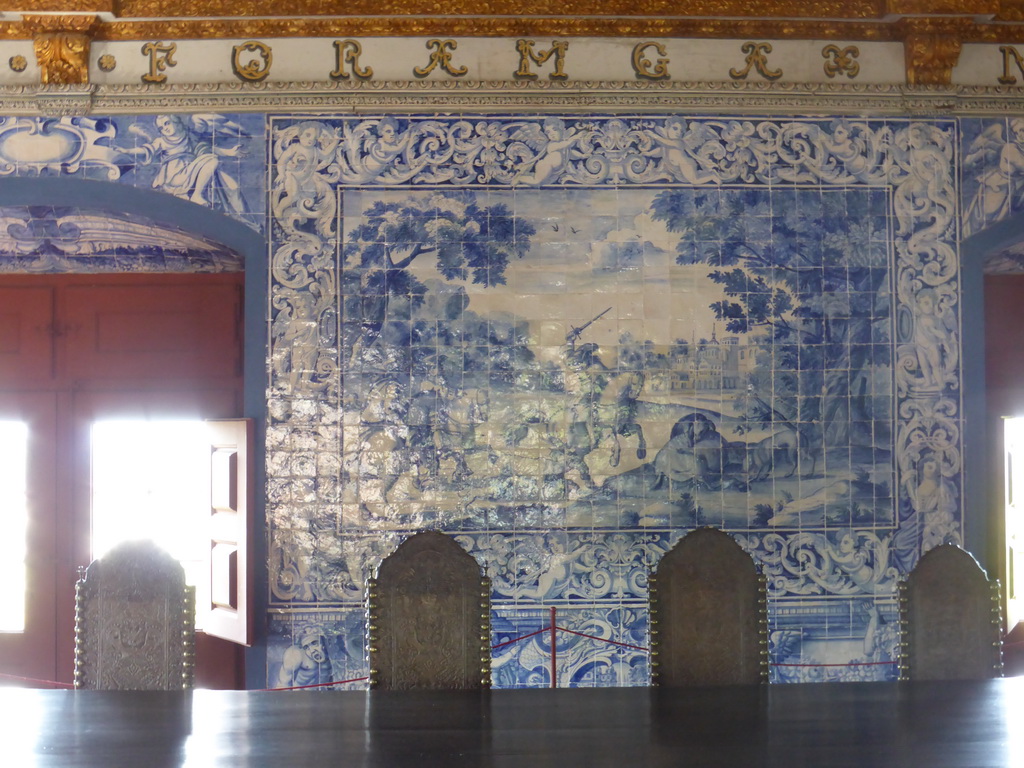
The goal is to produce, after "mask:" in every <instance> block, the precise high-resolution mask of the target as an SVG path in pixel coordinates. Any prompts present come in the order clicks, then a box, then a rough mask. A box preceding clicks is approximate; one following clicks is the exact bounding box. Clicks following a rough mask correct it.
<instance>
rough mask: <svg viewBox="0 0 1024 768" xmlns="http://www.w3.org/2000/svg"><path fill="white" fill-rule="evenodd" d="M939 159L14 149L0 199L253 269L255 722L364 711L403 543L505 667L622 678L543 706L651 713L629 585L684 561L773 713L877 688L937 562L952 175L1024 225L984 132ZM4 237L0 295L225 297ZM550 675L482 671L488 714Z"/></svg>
mask: <svg viewBox="0 0 1024 768" xmlns="http://www.w3.org/2000/svg"><path fill="white" fill-rule="evenodd" d="M963 124H964V138H963V142H962V143H963V146H964V147H965V152H964V155H965V157H964V160H963V161H962V162H960V161H958V159H957V154H958V146H959V145H958V141H957V127H958V126H957V124H956V123H955V122H954V121H952V120H932V121H925V122H920V121H918V122H912V121H907V120H896V119H892V120H842V119H835V120H831V119H821V120H819V119H783V118H780V119H768V118H757V119H754V118H749V117H745V118H731V117H718V116H694V117H686V118H685V119H683V118H676V117H671V116H665V115H633V116H608V115H565V116H562V117H555V116H549V117H523V116H498V115H487V116H482V115H457V116H449V117H444V118H436V117H408V116H405V117H401V116H387V115H380V116H373V117H359V118H352V117H340V116H339V117H317V118H310V117H289V116H268V115H254V114H249V115H192V116H183V117H176V118H162V117H161V116H154V115H149V116H131V117H129V116H124V117H116V118H110V119H100V118H96V119H93V118H54V119H49V118H47V119H37V118H20V117H19V118H14V117H10V118H3V119H0V175H4V176H8V177H13V176H67V177H84V178H90V179H103V180H105V181H107V182H109V183H112V184H121V185H124V184H127V185H134V186H137V187H140V188H145V189H155V190H157V191H160V192H164V193H166V194H170V195H174V196H176V197H179V198H182V199H185V200H189V201H190V202H193V203H195V204H197V205H204V206H207V207H210V208H214V209H216V210H220V211H222V212H223V213H225V214H226V215H228V216H231V217H233V218H236V219H240V220H242V221H244V222H246V223H248V224H249V225H250V226H252V227H254V228H255V229H257V230H259V231H265V232H267V233H268V239H269V244H270V249H269V256H268V262H267V265H266V268H267V270H268V272H269V294H268V305H267V316H266V317H250V318H247V323H248V324H249V325H250V327H253V326H255V325H256V324H259V323H265V322H267V320H268V319H269V321H270V345H269V348H268V367H269V370H270V383H269V390H268V393H267V410H268V423H267V453H266V457H265V458H266V468H267V477H268V481H267V487H266V513H267V537H268V544H269V571H270V584H269V585H268V588H269V598H270V612H269V617H268V618H269V623H270V637H269V642H268V669H267V682H268V684H269V685H271V686H275V685H282V686H283V685H294V684H300V683H309V682H316V681H324V680H327V679H333V680H349V679H353V678H359V677H363V676H365V674H366V673H367V666H366V661H365V643H364V639H363V638H364V634H365V620H364V609H363V599H364V587H365V582H366V579H367V577H368V576H369V575H370V574H371V573H372V571H373V569H374V568H375V567H376V565H377V564H378V563H379V562H380V560H381V558H382V557H383V556H385V555H386V554H387V553H389V552H390V551H392V550H393V548H394V547H395V546H397V544H398V543H399V541H400V540H401V539H402V537H404V536H406V535H408V534H409V533H410V532H411V531H413V530H417V529H420V528H438V529H441V530H443V531H445V532H447V533H449V534H451V535H452V536H454V537H455V538H456V540H457V541H459V543H460V544H462V545H463V546H464V547H465V548H466V549H467V551H469V552H471V553H472V554H473V555H474V556H475V557H476V558H477V559H478V560H479V562H480V563H481V565H482V566H483V567H484V568H485V569H486V570H487V573H488V575H489V576H490V577H491V579H492V582H493V589H494V591H493V595H492V597H493V606H494V614H493V627H494V638H493V639H494V643H495V644H496V645H497V644H500V643H505V642H506V641H509V640H512V639H514V638H517V637H520V636H522V635H526V634H529V633H531V632H534V631H536V630H538V629H540V628H542V627H544V626H546V625H547V623H548V620H549V608H550V607H552V606H554V607H556V609H557V611H558V623H559V625H561V626H565V627H568V628H570V629H573V630H575V631H579V632H581V633H583V634H584V635H590V636H593V637H598V638H606V639H611V640H615V641H618V642H619V643H622V644H623V645H617V646H612V645H606V644H602V643H600V642H599V641H596V640H593V639H590V638H588V637H584V636H581V635H569V634H562V635H560V639H559V643H560V647H559V658H560V666H559V670H560V671H559V684H561V685H644V684H646V683H647V681H648V680H649V669H648V665H647V656H646V654H645V653H644V652H643V650H641V648H642V647H643V646H645V645H646V644H647V642H648V638H647V632H648V623H647V613H646V597H647V579H648V576H649V574H650V572H651V570H652V568H654V567H655V566H656V565H657V562H658V560H659V558H660V557H661V556H662V554H663V553H664V552H665V551H667V550H668V549H669V548H670V547H671V546H672V545H673V544H674V543H675V542H676V541H677V540H678V539H679V538H680V537H681V536H682V535H684V534H685V533H686V532H687V531H689V530H691V529H692V528H694V527H696V526H699V525H714V526H718V527H721V528H724V529H725V530H727V531H729V532H730V533H731V534H732V535H734V536H735V537H736V539H737V540H738V541H739V543H740V544H741V545H742V546H743V547H744V548H745V549H746V550H747V551H748V552H750V553H751V555H752V556H753V557H754V558H755V560H756V561H757V562H758V564H759V566H760V567H761V569H762V571H763V572H764V573H765V574H766V575H767V577H768V584H769V592H770V614H771V653H772V662H773V663H774V664H775V666H774V667H773V679H774V680H776V681H788V680H806V679H821V680H825V679H864V678H868V679H877V678H881V677H887V676H891V675H892V674H893V673H894V667H893V665H891V664H888V663H886V662H891V661H893V660H894V646H895V642H896V635H895V629H894V625H895V605H894V585H895V582H896V581H897V579H898V578H899V577H900V576H901V575H902V574H904V573H905V572H906V571H907V570H908V569H909V568H910V567H911V566H912V564H913V563H914V562H915V561H916V559H917V558H918V557H919V555H920V553H921V552H922V551H924V550H925V549H927V548H929V547H931V546H934V545H935V544H937V543H939V542H941V541H946V540H951V541H959V540H960V537H961V531H962V526H963V519H962V511H961V509H962V504H961V500H962V471H961V453H962V434H963V423H962V419H963V414H962V410H961V403H960V376H961V370H960V356H959V355H960V346H961V345H960V337H959V330H958V329H959V325H960V317H961V309H960V305H959V290H960V286H959V268H958V259H957V240H956V238H957V227H958V221H957V214H956V211H957V199H958V191H957V189H956V180H957V178H958V170H962V171H964V179H965V182H964V188H963V190H962V205H963V209H964V210H965V211H966V212H967V213H966V214H965V219H964V222H963V228H964V229H966V230H968V231H970V232H976V231H977V229H978V228H980V227H983V226H987V225H989V224H992V223H993V222H997V221H1001V220H1003V219H1005V218H1006V217H1007V216H1009V215H1011V214H1013V213H1014V212H1015V211H1017V210H1018V209H1019V207H1020V204H1021V203H1020V195H1019V194H1017V186H1018V185H1019V176H1020V174H1019V169H1018V164H1017V163H1016V161H1015V158H1016V155H1015V154H1014V153H1015V152H1019V148H1017V144H1016V137H1015V134H1014V133H1013V131H1012V128H1013V121H1012V120H969V121H963ZM1015 148H1017V149H1015ZM976 150H978V151H976ZM268 161H269V165H268ZM1020 165H1021V166H1022V167H1024V163H1021V164H1020ZM264 190H269V193H268V194H267V193H265V192H264ZM97 203H98V207H99V208H102V201H101V200H99V199H97ZM0 215H2V217H3V222H4V226H3V232H2V234H0V237H5V238H7V241H6V243H7V244H6V245H5V247H4V254H5V255H4V256H3V257H2V258H0V270H3V271H92V270H94V269H97V270H111V269H112V270H118V271H125V270H133V269H171V270H175V271H201V270H207V269H221V268H237V266H238V265H237V263H236V264H234V265H232V264H230V263H229V262H230V260H231V258H232V257H231V254H228V253H224V252H222V251H221V250H218V246H217V244H216V243H212V242H209V241H198V240H194V241H190V240H189V233H187V232H174V231H171V230H164V231H161V232H160V233H155V232H149V234H153V235H155V237H154V238H153V239H152V240H147V239H146V238H145V237H143V236H142V235H144V234H146V228H147V227H151V224H148V223H147V222H146V221H144V220H140V219H138V218H133V217H132V216H121V217H117V216H112V215H111V212H110V211H105V212H104V213H103V216H102V217H97V215H96V212H95V211H94V210H93V209H91V208H89V209H73V210H69V209H65V208H63V207H61V206H60V205H58V204H54V205H53V206H50V207H46V208H37V207H34V206H20V207H19V206H11V207H9V208H5V209H4V210H3V211H2V212H0ZM126 243H128V245H126ZM79 246H84V247H79ZM147 249H148V250H147ZM263 277H264V275H260V276H257V279H263ZM304 657H305V658H308V659H312V660H313V661H314V662H315V663H309V662H307V663H306V664H305V666H301V665H298V666H296V665H295V664H294V661H295V659H296V658H299V659H302V658H304ZM285 659H288V663H284V661H285ZM547 659H548V648H547V638H546V636H543V635H538V636H536V637H533V638H530V639H529V640H527V641H524V642H522V643H510V644H507V645H501V646H500V647H499V648H497V649H496V650H495V651H494V658H493V669H494V682H495V685H497V686H501V687H514V686H524V685H547V684H548V683H549V679H548V674H549V673H548V665H547ZM823 665H839V666H823ZM351 685H353V686H362V685H364V683H362V682H356V683H352V684H351Z"/></svg>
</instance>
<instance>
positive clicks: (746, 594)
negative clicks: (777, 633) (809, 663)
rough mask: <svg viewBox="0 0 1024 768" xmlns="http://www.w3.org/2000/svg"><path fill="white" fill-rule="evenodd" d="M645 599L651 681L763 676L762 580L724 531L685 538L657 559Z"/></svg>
mask: <svg viewBox="0 0 1024 768" xmlns="http://www.w3.org/2000/svg"><path fill="white" fill-rule="evenodd" d="M650 603H651V611H650V616H651V668H652V678H653V682H654V684H655V685H661V686H666V687H684V686H701V685H739V684H750V683H764V682H767V681H768V622H767V602H766V589H765V580H764V578H763V577H762V576H761V575H760V574H759V573H758V569H757V566H756V564H755V563H754V560H753V559H752V558H751V557H750V555H748V554H747V553H746V552H744V551H743V549H742V548H741V547H740V546H739V545H738V544H737V543H736V541H735V540H734V539H733V538H732V537H731V536H730V535H729V534H727V533H723V532H722V531H719V530H715V529H714V528H698V529H697V530H695V531H691V532H690V533H689V534H687V535H686V536H684V537H683V538H682V539H681V540H680V541H679V542H678V543H677V544H676V545H675V546H674V547H673V548H672V549H671V550H669V551H668V552H667V553H666V554H665V556H664V557H663V558H662V559H661V562H660V563H659V564H658V567H657V571H656V573H655V575H654V576H652V578H651V585H650Z"/></svg>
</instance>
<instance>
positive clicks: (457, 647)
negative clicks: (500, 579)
mask: <svg viewBox="0 0 1024 768" xmlns="http://www.w3.org/2000/svg"><path fill="white" fill-rule="evenodd" d="M490 591H491V585H490V580H489V579H487V578H485V577H484V576H482V574H481V572H480V566H479V565H478V564H477V562H476V560H474V559H473V557H472V556H471V555H469V554H468V553H467V552H466V551H465V550H464V549H463V548H462V547H460V546H459V544H458V543H457V542H456V541H455V540H454V539H452V538H451V537H449V536H446V535H444V534H442V533H438V532H436V531H424V532H421V533H417V534H415V535H414V536H411V537H409V538H408V539H406V540H405V541H404V542H403V543H402V544H401V545H400V546H399V547H398V549H396V550H395V552H394V553H393V554H391V555H390V556H389V557H387V558H385V559H384V561H383V562H382V563H381V564H380V568H379V569H378V571H377V576H376V578H374V579H371V580H370V582H369V587H368V600H367V605H368V609H369V616H368V619H369V620H368V622H367V624H368V626H369V651H370V686H371V687H373V688H381V689H396V690H408V689H415V688H435V689H467V690H472V689H478V688H486V687H488V686H489V685H490V676H491V669H490V665H491V652H490Z"/></svg>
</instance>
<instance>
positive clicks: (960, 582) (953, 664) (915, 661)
mask: <svg viewBox="0 0 1024 768" xmlns="http://www.w3.org/2000/svg"><path fill="white" fill-rule="evenodd" d="M899 591H900V594H899V599H900V623H901V627H900V629H901V635H900V646H901V648H900V678H901V679H904V680H981V679H985V678H989V677H999V676H1000V675H1001V674H1002V665H1003V663H1002V643H1001V640H1000V622H1001V619H1000V602H999V582H998V581H989V578H988V576H987V575H986V573H985V571H984V570H983V569H982V567H981V566H980V565H979V564H978V561H977V560H975V559H974V557H973V556H972V555H971V554H970V553H968V552H966V551H964V550H963V549H961V548H960V547H958V546H955V545H953V544H942V545H940V546H938V547H935V548H934V549H930V550H929V551H928V552H926V553H925V554H924V555H923V556H922V557H921V559H920V560H918V561H917V565H915V566H914V569H913V570H912V571H911V572H910V574H909V575H908V576H907V578H906V579H905V580H904V581H902V582H900V586H899Z"/></svg>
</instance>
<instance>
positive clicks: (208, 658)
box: [0, 274, 242, 687]
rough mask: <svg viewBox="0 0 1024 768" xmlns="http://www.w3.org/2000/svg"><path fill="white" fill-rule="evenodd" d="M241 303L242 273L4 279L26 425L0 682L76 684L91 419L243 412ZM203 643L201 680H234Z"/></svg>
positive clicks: (5, 362)
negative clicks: (16, 625)
mask: <svg viewBox="0 0 1024 768" xmlns="http://www.w3.org/2000/svg"><path fill="white" fill-rule="evenodd" d="M241 295H242V275H240V274H231V275H56V276H42V277H37V276H13V277H5V278H3V279H2V281H0V417H8V418H20V419H22V420H25V421H27V422H28V423H29V426H30V456H29V488H30V494H29V495H30V498H29V515H30V518H29V529H30V534H29V541H28V545H29V549H28V564H27V567H28V571H29V586H28V595H29V603H30V605H29V608H28V614H27V617H26V629H25V632H23V633H13V634H5V635H3V636H0V673H7V674H15V675H24V676H27V677H37V678H42V679H46V680H57V681H61V682H69V681H70V680H71V676H72V666H73V641H74V607H73V606H74V584H75V580H76V578H77V571H78V568H79V567H84V566H85V565H88V563H89V560H90V483H89V477H90V472H89V466H90V463H89V462H90V458H89V453H90V447H89V432H90V427H91V424H92V423H93V421H95V420H96V419H100V418H111V417H122V416H123V417H132V418H146V417H153V416H159V417H182V416H184V417H189V418H197V419H210V418H213V419H226V418H231V417H235V416H238V415H239V414H240V413H241V389H242V376H241V370H242V344H241V307H242V299H241ZM197 535H205V532H197ZM197 646H198V647H197V681H198V682H199V684H203V681H204V679H209V680H213V681H215V682H214V686H215V687H232V685H233V683H234V684H238V683H240V682H241V679H242V678H241V652H240V651H239V650H237V649H236V648H235V647H233V646H230V645H229V644H226V643H220V642H218V641H213V640H207V639H202V640H200V642H199V643H198V644H197ZM225 670H228V671H230V674H229V675H227V676H225Z"/></svg>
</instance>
